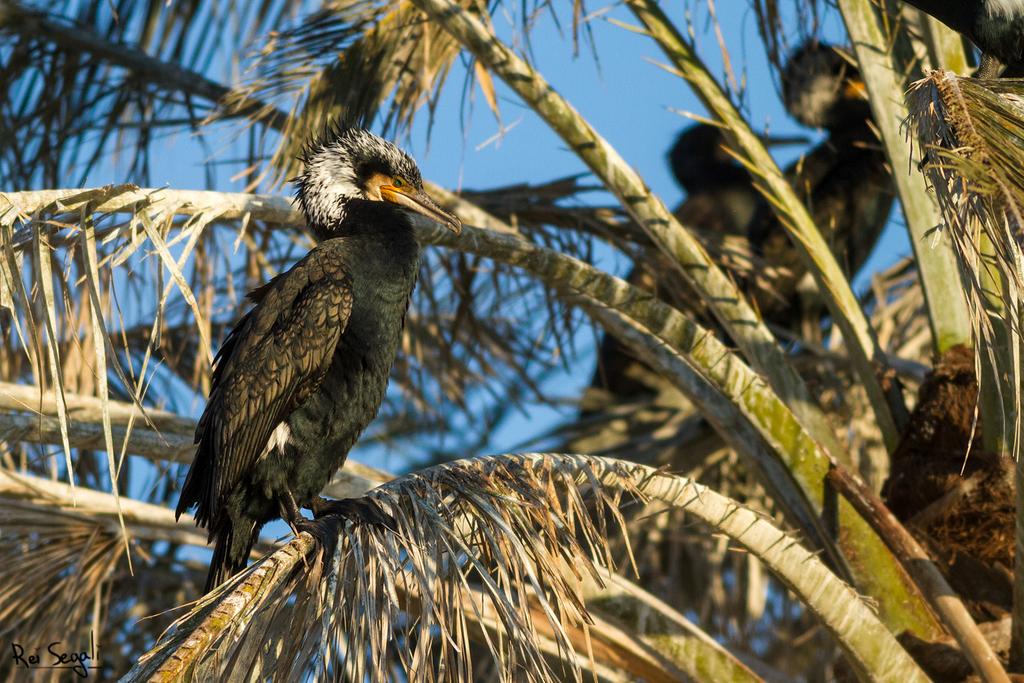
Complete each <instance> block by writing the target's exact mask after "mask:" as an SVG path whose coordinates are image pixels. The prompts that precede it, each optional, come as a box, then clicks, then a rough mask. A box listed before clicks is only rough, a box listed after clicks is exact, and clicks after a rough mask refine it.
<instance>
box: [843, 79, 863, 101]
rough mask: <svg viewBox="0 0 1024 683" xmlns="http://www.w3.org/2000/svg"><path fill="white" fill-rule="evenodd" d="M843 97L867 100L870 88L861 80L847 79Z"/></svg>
mask: <svg viewBox="0 0 1024 683" xmlns="http://www.w3.org/2000/svg"><path fill="white" fill-rule="evenodd" d="M843 95H845V96H846V98H847V99H851V100H865V101H866V100H867V99H868V86H867V84H866V83H865V82H864V81H863V79H860V78H847V79H846V82H845V83H844V84H843Z"/></svg>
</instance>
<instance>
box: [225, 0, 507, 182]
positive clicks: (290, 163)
mask: <svg viewBox="0 0 1024 683" xmlns="http://www.w3.org/2000/svg"><path fill="white" fill-rule="evenodd" d="M466 5H467V6H469V7H471V8H472V9H473V11H474V12H477V13H480V14H482V15H484V16H487V7H486V6H485V5H484V4H483V3H481V2H478V1H477V0H467V2H466ZM459 53H460V48H459V46H458V44H457V43H455V41H453V40H452V39H451V38H449V37H448V36H447V35H446V34H445V33H444V32H443V31H441V30H439V29H438V28H437V27H435V26H433V25H431V24H430V23H429V22H427V21H426V17H425V16H424V15H423V13H422V12H419V11H418V10H416V9H415V8H414V7H413V6H412V5H411V4H410V3H408V2H405V1H403V2H380V1H374V2H352V0H332V1H331V2H327V3H325V4H324V6H323V7H322V8H321V9H319V10H317V11H316V12H315V13H314V14H313V15H311V16H308V17H304V18H303V19H302V20H301V23H299V24H298V25H297V26H295V27H294V28H291V29H288V30H285V31H280V32H275V33H272V34H271V35H270V36H269V40H268V42H267V43H266V44H265V45H262V46H261V47H260V49H259V51H258V54H257V56H256V59H255V62H254V64H253V66H252V68H251V70H250V73H251V75H250V77H249V80H248V82H246V83H244V84H243V85H242V86H240V87H238V88H236V89H235V90H234V91H233V92H232V93H231V95H229V96H228V98H227V99H226V101H225V104H224V108H223V111H224V113H226V114H234V113H236V110H237V109H238V108H239V107H247V106H248V105H249V103H250V102H251V101H253V100H261V101H266V102H277V101H281V100H284V101H285V102H287V108H288V110H289V114H288V118H287V121H286V122H285V125H284V127H283V129H282V130H281V133H282V134H281V136H280V137H279V143H278V146H277V149H276V150H275V152H274V156H273V161H272V165H273V166H274V167H275V168H276V169H277V172H276V178H275V180H276V181H280V180H282V179H283V178H286V177H289V176H291V175H293V174H294V171H295V170H296V169H295V166H294V165H295V163H296V162H295V159H296V158H297V156H298V153H299V152H300V150H301V147H300V146H301V145H302V144H303V143H304V140H305V138H306V135H305V134H302V132H303V131H309V130H316V129H318V128H320V127H322V126H323V125H324V122H326V121H330V120H335V119H340V118H344V119H346V120H349V121H352V122H359V123H366V122H369V121H372V120H373V118H374V117H375V115H376V114H377V113H378V109H379V108H380V107H382V106H384V104H385V103H386V102H388V103H389V104H388V107H389V108H388V111H387V113H386V114H385V116H384V120H385V126H384V127H385V130H392V131H395V130H407V129H408V127H409V125H410V124H411V123H412V119H413V117H414V116H415V114H416V112H417V111H418V110H419V109H420V108H421V107H423V106H424V105H431V109H432V103H433V100H434V99H435V98H436V96H437V93H438V92H439V90H440V88H441V86H442V85H443V84H444V82H445V80H446V78H447V77H448V75H449V72H450V70H451V67H452V64H453V62H454V60H455V58H456V57H457V56H458V55H459ZM479 71H480V70H478V72H479ZM484 76H485V80H484V81H483V84H484V85H486V84H487V83H488V82H489V81H488V80H487V78H489V77H486V72H484ZM492 87H493V86H492ZM495 106H496V105H495ZM276 114H277V110H276V109H273V108H266V109H264V110H262V111H259V110H258V111H256V112H253V113H251V114H250V116H251V117H252V118H253V119H254V120H257V121H258V120H261V118H264V117H265V116H267V115H276Z"/></svg>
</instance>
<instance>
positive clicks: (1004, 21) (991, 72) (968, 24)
mask: <svg viewBox="0 0 1024 683" xmlns="http://www.w3.org/2000/svg"><path fill="white" fill-rule="evenodd" d="M906 3H907V4H908V5H910V6H912V7H916V8H918V9H919V10H922V11H924V12H927V13H928V14H930V15H932V16H933V17H935V18H936V19H938V20H939V21H941V22H942V23H943V24H945V25H946V26H948V27H950V28H951V29H953V30H954V31H957V32H959V33H962V34H963V35H965V36H967V38H969V39H970V41H971V42H972V43H974V44H975V45H977V46H978V49H979V50H981V66H980V67H979V68H978V72H977V74H976V75H977V76H979V77H981V78H995V77H997V76H998V75H999V72H1000V70H1001V69H1002V67H1004V66H1006V67H1009V68H1010V69H1012V70H1013V71H1014V72H1015V75H1016V74H1018V73H1020V72H1021V71H1022V69H1024V1H1022V0H906Z"/></svg>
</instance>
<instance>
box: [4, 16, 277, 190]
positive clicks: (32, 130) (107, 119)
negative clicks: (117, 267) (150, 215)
mask: <svg viewBox="0 0 1024 683" xmlns="http://www.w3.org/2000/svg"><path fill="white" fill-rule="evenodd" d="M35 4H36V5H39V4H43V5H44V6H45V11H43V10H40V9H37V7H35V6H32V5H30V4H29V3H25V2H16V1H14V0H5V2H3V3H2V5H0V33H2V34H3V35H4V36H5V38H7V37H8V36H9V37H10V38H9V43H8V45H5V50H4V53H3V55H2V56H0V63H2V66H3V68H0V92H3V93H4V97H2V98H0V102H2V104H0V134H2V135H3V137H4V139H5V141H6V144H4V146H3V148H2V149H0V178H2V179H3V181H5V184H8V185H9V186H15V187H32V186H38V185H40V184H42V185H55V184H59V183H63V182H67V179H68V178H69V177H78V178H84V177H86V174H88V173H89V172H90V170H92V169H94V168H95V167H96V166H97V165H98V164H99V163H100V162H101V161H102V160H104V159H105V158H107V157H109V155H111V154H113V153H117V152H118V150H123V151H124V154H125V156H126V157H127V161H128V165H129V173H128V175H129V177H132V178H134V179H136V180H140V181H145V179H146V177H147V174H148V169H149V164H150V158H149V152H150V150H149V147H150V145H151V143H152V142H153V141H154V139H156V138H158V137H160V136H162V135H164V134H165V133H166V132H167V131H168V130H170V131H174V130H178V131H181V130H186V131H187V130H194V129H195V128H196V127H197V126H198V124H199V123H200V122H201V121H202V120H203V117H204V116H206V115H207V114H208V113H209V112H210V111H212V106H213V104H214V103H215V101H216V99H217V98H216V90H217V85H216V84H214V83H212V82H211V81H209V80H208V79H206V78H203V77H199V78H188V77H186V76H184V75H183V74H184V73H187V72H188V71H189V70H194V69H195V68H197V67H198V66H199V65H206V64H209V63H210V61H212V60H214V56H215V55H216V54H217V51H218V48H219V47H220V44H221V43H220V41H217V40H209V39H207V38H206V37H205V34H206V32H207V31H209V30H210V27H211V26H214V25H220V26H225V27H226V26H227V25H228V24H231V25H233V26H237V28H238V33H239V36H238V38H237V39H242V38H243V37H244V36H245V34H246V33H251V32H253V31H257V30H260V28H259V27H262V26H263V25H264V22H268V23H269V24H270V25H273V23H275V22H276V21H278V20H279V19H280V16H281V13H282V12H283V11H284V9H285V7H286V6H287V4H288V3H282V2H277V3H274V2H268V3H260V8H259V9H257V10H255V11H249V12H234V14H235V21H233V22H226V21H225V20H224V18H223V17H224V15H225V14H227V13H229V12H231V11H232V10H231V6H232V5H234V4H235V3H231V2H223V1H221V0H212V1H208V2H189V3H169V4H168V3H158V2H149V1H148V0H126V1H123V2H118V3H117V7H116V9H114V10H113V11H107V10H108V8H107V7H106V6H105V5H104V4H103V3H78V2H73V1H72V0H64V1H57V2H49V3H35ZM222 30H228V29H226V28H225V29H222ZM41 84H45V85H42V86H41ZM211 87H212V90H213V92H211ZM54 93H60V97H59V98H56V97H54ZM54 150H60V152H59V153H57V154H54Z"/></svg>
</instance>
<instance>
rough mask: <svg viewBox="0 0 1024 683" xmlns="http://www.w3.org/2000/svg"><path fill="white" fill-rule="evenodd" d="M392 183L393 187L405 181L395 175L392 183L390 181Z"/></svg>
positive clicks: (403, 183) (399, 185)
mask: <svg viewBox="0 0 1024 683" xmlns="http://www.w3.org/2000/svg"><path fill="white" fill-rule="evenodd" d="M392 184H393V185H394V186H395V187H401V186H402V185H405V181H404V180H402V179H401V178H398V177H396V178H395V181H394V183H392Z"/></svg>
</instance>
